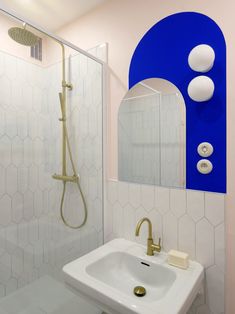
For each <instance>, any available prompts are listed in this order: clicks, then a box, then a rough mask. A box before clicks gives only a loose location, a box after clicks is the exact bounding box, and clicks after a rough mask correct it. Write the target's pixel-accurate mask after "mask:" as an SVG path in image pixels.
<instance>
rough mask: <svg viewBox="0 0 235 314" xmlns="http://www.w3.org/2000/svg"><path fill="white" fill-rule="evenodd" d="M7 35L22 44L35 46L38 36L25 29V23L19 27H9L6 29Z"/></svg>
mask: <svg viewBox="0 0 235 314" xmlns="http://www.w3.org/2000/svg"><path fill="white" fill-rule="evenodd" d="M8 35H9V36H10V37H11V39H13V40H14V41H16V42H17V43H19V44H21V45H24V46H35V45H36V44H37V42H38V41H39V37H37V36H36V35H34V34H33V33H32V32H30V31H28V30H27V29H26V24H25V23H24V24H23V28H21V27H11V28H10V29H9V30H8Z"/></svg>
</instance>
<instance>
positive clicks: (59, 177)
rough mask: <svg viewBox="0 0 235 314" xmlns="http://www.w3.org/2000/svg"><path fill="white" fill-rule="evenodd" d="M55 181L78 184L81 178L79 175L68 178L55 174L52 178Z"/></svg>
mask: <svg viewBox="0 0 235 314" xmlns="http://www.w3.org/2000/svg"><path fill="white" fill-rule="evenodd" d="M52 178H53V179H55V180H61V181H65V182H74V183H76V182H78V181H79V176H78V175H73V176H67V175H60V174H56V173H55V174H53V176H52Z"/></svg>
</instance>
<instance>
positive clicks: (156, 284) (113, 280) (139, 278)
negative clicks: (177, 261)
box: [86, 252, 176, 302]
mask: <svg viewBox="0 0 235 314" xmlns="http://www.w3.org/2000/svg"><path fill="white" fill-rule="evenodd" d="M86 271H87V273H88V274H89V275H91V276H93V277H94V278H96V279H98V280H100V281H102V282H104V283H106V284H107V285H109V286H111V287H113V288H116V289H118V290H119V291H122V292H123V293H125V294H127V295H130V296H132V295H133V288H134V287H136V286H138V285H141V286H144V288H145V289H146V291H147V293H146V296H145V298H144V301H145V302H154V301H156V300H159V299H161V298H162V297H163V296H164V295H165V294H166V293H167V291H168V290H169V289H170V287H171V286H172V284H173V282H174V281H175V279H176V274H175V273H174V272H173V271H172V270H171V269H169V268H166V267H164V266H162V265H158V264H154V263H151V262H145V261H143V260H142V259H141V258H138V257H135V256H133V255H130V254H128V253H125V252H114V253H110V254H108V255H107V256H105V257H103V258H101V259H100V260H98V261H97V262H95V263H93V264H91V265H89V266H88V267H87V268H86Z"/></svg>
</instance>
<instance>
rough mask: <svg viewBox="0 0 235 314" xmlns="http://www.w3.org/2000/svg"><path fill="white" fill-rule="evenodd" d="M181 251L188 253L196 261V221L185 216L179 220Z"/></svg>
mask: <svg viewBox="0 0 235 314" xmlns="http://www.w3.org/2000/svg"><path fill="white" fill-rule="evenodd" d="M178 227H179V229H178V230H179V250H181V251H183V252H187V253H188V254H189V258H190V259H195V244H196V241H195V239H196V226H195V223H194V221H193V220H192V219H191V218H190V217H189V216H188V215H184V216H183V217H181V218H180V219H179V226H178Z"/></svg>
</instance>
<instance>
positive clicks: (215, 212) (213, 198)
mask: <svg viewBox="0 0 235 314" xmlns="http://www.w3.org/2000/svg"><path fill="white" fill-rule="evenodd" d="M205 215H206V217H207V219H208V220H209V221H210V222H211V224H212V225H214V226H216V225H218V224H220V223H221V222H223V221H224V195H223V194H218V193H206V195H205Z"/></svg>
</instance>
